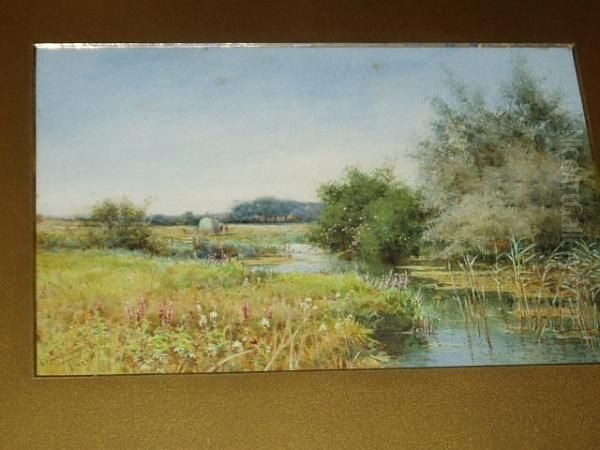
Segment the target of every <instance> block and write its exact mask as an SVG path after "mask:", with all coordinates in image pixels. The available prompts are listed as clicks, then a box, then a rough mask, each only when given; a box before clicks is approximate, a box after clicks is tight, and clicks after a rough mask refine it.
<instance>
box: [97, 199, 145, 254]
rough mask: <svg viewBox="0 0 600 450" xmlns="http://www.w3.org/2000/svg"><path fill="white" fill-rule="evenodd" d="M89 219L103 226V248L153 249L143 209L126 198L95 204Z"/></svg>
mask: <svg viewBox="0 0 600 450" xmlns="http://www.w3.org/2000/svg"><path fill="white" fill-rule="evenodd" d="M91 219H92V220H93V221H95V222H98V223H100V224H102V226H103V233H102V236H101V244H102V245H101V246H103V247H107V248H126V249H128V250H143V249H149V250H152V248H153V247H154V243H153V241H152V239H151V231H150V226H149V225H148V223H147V222H146V210H145V208H144V207H141V206H136V205H135V204H134V203H133V202H131V201H130V200H129V199H127V198H123V199H122V200H121V201H118V202H117V201H114V200H111V199H106V200H104V201H102V202H100V203H97V204H96V205H94V207H93V209H92V214H91Z"/></svg>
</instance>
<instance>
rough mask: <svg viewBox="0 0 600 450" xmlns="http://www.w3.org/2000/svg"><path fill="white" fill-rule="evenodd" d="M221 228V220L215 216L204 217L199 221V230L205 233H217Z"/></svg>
mask: <svg viewBox="0 0 600 450" xmlns="http://www.w3.org/2000/svg"><path fill="white" fill-rule="evenodd" d="M220 230H221V222H220V221H219V220H217V219H215V218H214V217H210V216H207V217H203V218H202V219H200V222H198V231H199V232H200V233H205V234H217V233H219V231H220Z"/></svg>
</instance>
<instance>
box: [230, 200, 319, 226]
mask: <svg viewBox="0 0 600 450" xmlns="http://www.w3.org/2000/svg"><path fill="white" fill-rule="evenodd" d="M322 210H323V204H322V203H310V202H299V201H296V200H280V199H277V198H275V197H261V198H257V199H255V200H252V201H247V202H239V203H237V204H236V205H235V206H234V207H233V208H232V209H231V212H230V214H229V218H228V219H229V221H230V222H238V223H247V222H253V223H256V222H259V223H275V222H312V221H315V220H318V219H319V217H320V216H321V211H322Z"/></svg>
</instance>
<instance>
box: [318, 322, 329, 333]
mask: <svg viewBox="0 0 600 450" xmlns="http://www.w3.org/2000/svg"><path fill="white" fill-rule="evenodd" d="M319 331H320V332H321V333H325V332H326V331H327V325H325V324H324V323H321V325H320V326H319Z"/></svg>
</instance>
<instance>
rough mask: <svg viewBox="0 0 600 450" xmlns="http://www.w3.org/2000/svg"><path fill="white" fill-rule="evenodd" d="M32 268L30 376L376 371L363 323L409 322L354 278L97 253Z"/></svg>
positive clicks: (63, 254) (42, 257)
mask: <svg viewBox="0 0 600 450" xmlns="http://www.w3.org/2000/svg"><path fill="white" fill-rule="evenodd" d="M37 271H38V275H37V349H38V354H37V356H38V374H40V375H74V374H117V373H163V372H169V373H170V372H203V371H209V372H210V371H262V370H287V369H314V368H320V369H324V368H353V367H379V366H380V365H381V363H382V361H384V360H385V354H383V353H382V352H381V351H380V347H379V345H378V343H377V342H376V341H374V340H373V339H372V338H371V333H372V329H371V328H369V323H375V322H373V317H372V316H373V315H377V313H378V312H380V313H381V314H380V315H381V317H383V316H384V315H385V314H387V313H388V312H389V311H390V306H393V307H394V308H396V309H395V313H397V316H398V317H402V318H403V320H404V326H406V327H409V328H410V327H411V326H412V322H411V319H412V318H413V317H414V318H416V317H417V315H418V311H417V310H415V309H414V308H413V309H411V308H410V306H411V305H410V302H409V301H407V299H408V297H404V298H402V296H401V295H400V297H398V294H395V295H394V296H391V294H389V293H386V292H382V291H380V290H378V289H375V288H374V287H372V286H371V285H369V284H368V283H366V282H364V281H362V280H361V279H359V278H358V276H356V275H355V274H352V273H349V274H340V275H325V274H285V275H284V274H264V273H256V272H250V271H248V270H247V269H246V268H245V267H244V266H243V265H242V264H241V263H239V262H236V261H230V262H227V263H221V264H209V263H207V262H196V261H181V260H180V261H174V260H171V259H166V258H158V257H149V256H144V255H139V254H132V253H130V252H122V251H120V252H119V251H117V252H112V251H105V250H58V251H43V250H42V251H39V252H38V255H37ZM398 305H404V307H405V309H406V311H400V310H399V309H398V307H399V306H398ZM409 310H410V311H409ZM407 311H409V312H407ZM401 313H402V314H404V315H402V314H401Z"/></svg>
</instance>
